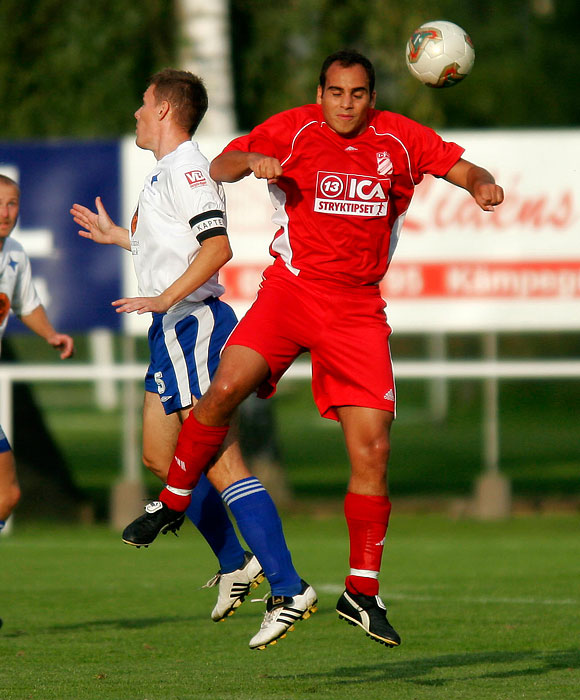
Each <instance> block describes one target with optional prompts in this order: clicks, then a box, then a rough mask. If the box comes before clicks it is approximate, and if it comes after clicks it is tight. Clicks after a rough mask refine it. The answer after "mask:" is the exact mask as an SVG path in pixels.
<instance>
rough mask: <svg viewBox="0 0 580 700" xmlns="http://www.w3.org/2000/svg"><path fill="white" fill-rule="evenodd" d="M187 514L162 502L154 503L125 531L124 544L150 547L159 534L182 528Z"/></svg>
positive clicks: (146, 507) (148, 505)
mask: <svg viewBox="0 0 580 700" xmlns="http://www.w3.org/2000/svg"><path fill="white" fill-rule="evenodd" d="M184 518H185V513H181V512H179V511H177V510H172V509H171V508H169V506H166V505H165V503H162V502H161V501H153V503H148V504H147V505H146V506H145V513H144V515H141V516H140V517H138V518H137V519H136V520H133V522H132V523H130V524H129V525H127V527H126V528H125V530H124V531H123V542H125V544H132V545H133V546H134V547H148V546H149V545H150V544H151V543H152V542H153V540H154V539H155V538H156V537H157V535H159V534H161V533H162V534H164V535H166V534H167V533H168V532H173V534H174V535H177V531H178V530H179V528H180V527H181V525H182V523H183V520H184Z"/></svg>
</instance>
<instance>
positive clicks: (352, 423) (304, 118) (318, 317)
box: [160, 51, 503, 646]
mask: <svg viewBox="0 0 580 700" xmlns="http://www.w3.org/2000/svg"><path fill="white" fill-rule="evenodd" d="M374 82H375V75H374V69H373V66H372V64H371V63H370V61H369V60H368V59H367V58H366V57H364V56H362V55H361V54H359V53H358V52H355V51H339V52H336V53H334V54H332V55H331V56H329V57H328V58H327V59H326V60H325V61H324V63H323V66H322V70H321V73H320V82H319V86H318V91H317V100H316V104H313V105H306V106H303V107H298V108H295V109H291V110H288V111H285V112H282V113H280V114H277V115H275V116H273V117H271V118H270V119H268V120H266V121H265V122H264V123H263V124H260V125H259V126H257V127H256V128H255V129H253V130H252V131H251V132H250V134H248V135H247V136H242V137H240V138H237V139H235V140H234V141H232V142H231V143H230V144H229V145H228V146H227V147H226V148H225V149H224V151H223V152H222V154H221V155H219V156H218V157H217V158H216V159H215V160H214V161H213V163H212V165H211V171H210V172H211V175H212V177H213V178H214V179H215V180H217V181H222V182H235V181H237V180H240V179H241V178H243V177H245V176H247V175H250V174H252V173H253V174H254V176H255V177H257V178H260V179H265V180H267V182H268V186H269V191H270V197H271V200H272V203H273V205H274V209H275V212H274V215H273V217H272V220H273V222H274V223H275V224H277V226H278V230H277V232H276V234H275V236H274V240H273V242H272V244H271V247H270V253H271V254H272V256H273V258H274V262H273V264H272V265H271V266H270V267H268V268H267V269H266V270H265V272H264V276H263V280H262V283H261V285H260V290H259V292H258V296H257V299H256V301H255V302H254V304H253V306H252V307H251V308H250V310H249V311H248V313H247V314H246V316H245V317H244V318H243V319H242V320H241V321H240V323H239V324H238V326H237V327H236V329H235V330H234V331H233V333H232V335H231V336H230V338H229V340H228V342H227V344H226V346H225V348H224V351H223V353H222V359H221V361H220V365H219V367H218V370H217V373H216V375H215V377H214V379H213V381H212V383H211V386H210V389H209V390H208V391H207V392H206V394H204V396H203V397H202V398H201V399H200V401H199V402H198V403H197V404H196V406H195V408H194V410H193V411H192V413H191V414H190V417H189V418H188V420H187V421H186V422H185V423H184V425H183V428H182V431H181V434H180V437H179V442H178V445H177V449H176V453H175V458H174V461H173V464H172V466H171V469H170V472H169V476H168V481H167V485H166V487H165V489H164V490H163V491H162V493H161V496H160V500H161V501H162V502H163V503H164V504H165V505H166V506H167V510H168V512H169V513H170V511H183V510H185V508H186V507H187V505H188V502H189V493H190V491H191V489H192V488H193V486H194V485H195V483H196V481H197V479H198V478H199V474H201V473H202V472H203V471H204V469H206V468H207V465H208V463H209V461H210V459H211V458H212V456H213V454H214V451H215V450H216V449H217V448H214V447H212V446H210V444H211V442H212V440H214V442H215V441H217V442H219V440H220V435H221V434H225V432H226V431H227V426H228V424H229V420H230V417H231V415H232V414H233V412H234V410H235V409H236V407H237V406H238V405H239V404H240V403H241V402H242V401H243V400H244V399H245V398H246V397H247V396H249V395H250V394H251V393H252V392H253V391H256V390H257V392H258V395H259V396H261V397H263V398H267V397H268V396H271V395H272V394H273V393H274V391H275V389H276V384H277V382H278V381H279V379H280V378H281V376H282V375H283V373H284V372H285V371H286V369H287V368H288V367H289V366H290V365H291V364H292V362H293V361H294V360H295V359H296V357H297V356H298V355H300V354H301V353H303V352H306V351H308V352H310V354H311V358H312V390H313V395H314V399H315V402H316V405H317V407H318V409H319V411H320V414H321V415H322V416H323V417H326V418H331V419H334V420H338V421H339V422H340V424H341V427H342V430H343V433H344V436H345V441H346V448H347V452H348V456H349V460H350V466H351V474H350V479H349V482H348V489H347V494H346V497H345V504H344V510H345V516H346V521H347V524H348V530H349V537H350V562H349V563H350V572H349V575H348V576H347V577H346V582H345V583H346V587H345V591H344V593H343V594H342V595H341V596H340V598H339V600H338V603H337V608H336V609H337V612H338V614H339V616H340V617H341V618H343V619H345V620H347V621H348V622H351V623H353V624H356V625H359V626H360V627H362V628H363V629H364V630H365V632H366V633H367V635H368V636H370V637H371V638H372V639H374V640H375V641H378V642H381V643H383V644H385V645H387V646H397V645H398V644H400V637H399V635H398V634H397V632H396V631H395V630H394V629H393V627H392V626H391V625H390V624H389V622H388V620H387V616H386V609H385V606H384V604H383V602H382V600H381V598H380V597H379V581H378V578H379V572H380V568H381V559H382V553H383V547H384V542H385V536H386V531H387V526H388V522H389V515H390V512H391V503H390V500H389V494H388V489H387V462H388V457H389V448H390V444H389V434H390V427H391V423H392V421H393V418H394V414H395V385H394V380H393V371H392V364H391V358H390V351H389V335H390V332H391V329H390V328H389V325H388V323H387V319H386V316H385V311H384V308H385V303H384V301H383V299H382V298H381V295H380V291H379V283H380V281H381V279H382V278H383V276H384V275H385V273H386V272H387V269H388V266H389V262H390V260H391V257H392V255H393V252H394V250H395V247H396V244H397V241H398V238H399V235H400V232H401V227H402V225H403V220H404V218H405V214H406V212H407V209H408V207H409V204H410V201H411V197H412V195H413V190H414V187H415V186H416V185H417V184H418V183H419V182H420V181H421V180H422V178H423V176H424V175H425V174H430V175H434V176H436V177H442V178H444V179H446V180H447V181H448V182H450V183H452V184H454V185H457V186H459V187H462V188H464V189H466V190H467V191H468V192H469V193H470V194H471V195H472V197H473V198H474V200H475V202H476V204H477V205H478V206H480V207H481V209H483V210H485V211H491V210H493V207H494V206H495V205H498V204H500V203H501V202H502V200H503V191H502V189H501V187H499V186H498V185H496V184H495V181H494V179H493V177H492V175H491V174H490V173H489V172H487V170H484V169H483V168H481V167H479V166H477V165H474V164H472V163H469V162H468V161H466V160H464V159H463V158H462V154H463V149H462V148H461V147H460V146H458V145H457V144H454V143H450V142H445V141H443V140H442V139H441V138H440V137H439V136H438V135H437V134H436V133H435V132H434V131H433V130H431V129H429V128H427V127H425V126H422V125H420V124H418V123H416V122H414V121H412V120H410V119H408V118H406V117H403V116H401V115H398V114H394V113H392V112H388V111H379V110H376V109H375V107H374V106H375V99H376V94H375V91H374ZM220 431H222V433H220ZM168 517H172V514H171V513H170V514H169V516H168Z"/></svg>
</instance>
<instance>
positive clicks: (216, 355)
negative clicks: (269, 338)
mask: <svg viewBox="0 0 580 700" xmlns="http://www.w3.org/2000/svg"><path fill="white" fill-rule="evenodd" d="M236 323H237V319H236V315H235V313H234V311H233V309H232V308H231V307H230V306H229V305H228V304H226V303H225V302H223V301H220V300H219V299H216V298H213V297H212V298H210V299H206V300H205V301H201V302H199V303H197V304H184V305H183V306H181V307H179V308H178V309H177V310H175V311H172V312H171V313H165V314H153V322H152V324H151V327H150V328H149V351H150V353H151V362H150V364H149V368H148V369H147V375H146V377H145V390H146V391H151V392H154V393H158V394H159V396H160V397H161V402H162V403H163V408H164V409H165V413H166V414H170V413H174V412H175V411H179V410H180V409H182V408H187V406H191V397H192V395H193V396H195V398H197V399H199V397H200V396H201V395H202V394H204V393H205V392H206V391H207V389H208V387H209V384H210V382H211V379H212V377H213V375H214V373H215V371H216V369H217V366H218V363H219V360H220V353H221V349H222V347H223V345H224V343H225V342H226V340H227V339H228V337H229V335H230V333H231V332H232V330H233V329H234V327H235V325H236Z"/></svg>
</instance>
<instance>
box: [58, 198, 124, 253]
mask: <svg viewBox="0 0 580 700" xmlns="http://www.w3.org/2000/svg"><path fill="white" fill-rule="evenodd" d="M95 206H96V209H97V211H96V212H94V211H91V210H90V209H88V208H87V207H83V206H82V204H73V205H72V208H71V210H70V213H71V214H72V217H73V219H74V221H75V223H76V224H78V225H79V226H82V228H83V230H82V231H79V236H82V237H83V238H90V240H91V241H95V243H105V244H115V245H118V246H119V247H121V248H125V250H131V241H130V239H129V231H128V230H127V229H126V228H123V227H122V226H117V225H116V224H115V222H114V221H113V220H112V219H111V217H110V216H109V214H108V213H107V210H106V209H105V207H104V206H103V203H102V201H101V198H100V197H97V198H96V199H95Z"/></svg>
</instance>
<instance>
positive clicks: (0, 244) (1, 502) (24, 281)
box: [0, 175, 74, 625]
mask: <svg viewBox="0 0 580 700" xmlns="http://www.w3.org/2000/svg"><path fill="white" fill-rule="evenodd" d="M19 212H20V187H19V186H18V184H17V183H16V182H14V180H12V178H9V177H7V176H6V175H0V345H1V343H2V337H3V335H4V331H5V330H6V326H7V324H8V316H9V314H10V311H12V312H13V313H15V314H16V315H17V316H18V317H19V318H20V320H21V321H22V322H23V323H24V325H25V326H27V327H28V328H30V330H31V331H34V333H36V334H37V335H39V336H40V337H41V338H44V339H45V340H46V342H47V343H48V344H49V345H52V346H53V347H54V348H56V349H57V350H60V357H61V359H63V360H65V359H67V358H69V357H70V356H71V355H72V354H73V352H74V342H73V339H72V338H71V337H70V336H69V335H65V334H64V333H57V331H55V329H54V328H53V326H52V324H51V323H50V321H49V320H48V316H47V315H46V311H45V309H44V306H42V304H41V302H40V298H39V296H38V294H37V292H36V289H35V287H34V283H33V282H32V272H31V268H30V260H29V259H28V256H27V255H26V252H25V251H24V248H23V247H22V246H21V245H20V243H17V242H16V241H15V240H14V239H12V238H10V234H11V233H12V231H13V230H14V227H15V226H16V221H17V219H18V214H19ZM20 495H21V494H20V486H19V484H18V478H17V476H16V468H15V466H14V455H13V453H12V449H11V447H10V443H9V442H8V439H7V437H6V435H5V433H4V431H3V430H2V426H0V531H1V530H2V529H3V528H4V526H5V525H6V520H7V519H8V516H9V515H10V514H11V513H12V511H13V510H14V509H15V508H16V506H17V505H18V501H19V500H20ZM1 624H2V621H1V620H0V625H1Z"/></svg>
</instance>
